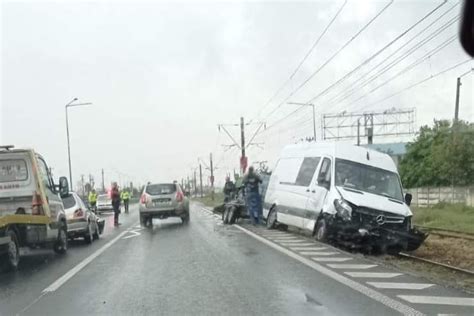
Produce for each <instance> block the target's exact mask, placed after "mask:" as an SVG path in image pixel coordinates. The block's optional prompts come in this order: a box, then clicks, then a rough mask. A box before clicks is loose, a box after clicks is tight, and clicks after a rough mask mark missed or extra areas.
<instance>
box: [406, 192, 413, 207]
mask: <svg viewBox="0 0 474 316" xmlns="http://www.w3.org/2000/svg"><path fill="white" fill-rule="evenodd" d="M412 198H413V196H412V195H411V193H407V194H405V204H406V205H408V206H410V204H411V199H412Z"/></svg>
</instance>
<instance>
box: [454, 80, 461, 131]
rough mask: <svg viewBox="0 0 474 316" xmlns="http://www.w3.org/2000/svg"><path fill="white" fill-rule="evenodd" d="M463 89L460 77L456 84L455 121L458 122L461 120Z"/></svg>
mask: <svg viewBox="0 0 474 316" xmlns="http://www.w3.org/2000/svg"><path fill="white" fill-rule="evenodd" d="M460 88H461V77H458V80H457V83H456V104H455V107H454V121H455V122H457V121H458V120H459V90H460Z"/></svg>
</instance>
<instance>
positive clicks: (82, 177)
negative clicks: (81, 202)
mask: <svg viewBox="0 0 474 316" xmlns="http://www.w3.org/2000/svg"><path fill="white" fill-rule="evenodd" d="M81 187H82V196H83V197H84V175H83V174H81Z"/></svg>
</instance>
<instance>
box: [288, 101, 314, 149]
mask: <svg viewBox="0 0 474 316" xmlns="http://www.w3.org/2000/svg"><path fill="white" fill-rule="evenodd" d="M287 104H294V105H301V106H310V107H312V108H313V138H314V141H316V110H315V105H314V104H313V103H300V102H288V103H287Z"/></svg>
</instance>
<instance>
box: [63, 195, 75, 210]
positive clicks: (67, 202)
mask: <svg viewBox="0 0 474 316" xmlns="http://www.w3.org/2000/svg"><path fill="white" fill-rule="evenodd" d="M63 204H64V208H71V207H73V206H74V205H76V200H75V199H74V196H72V194H70V195H68V196H67V197H65V198H63Z"/></svg>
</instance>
